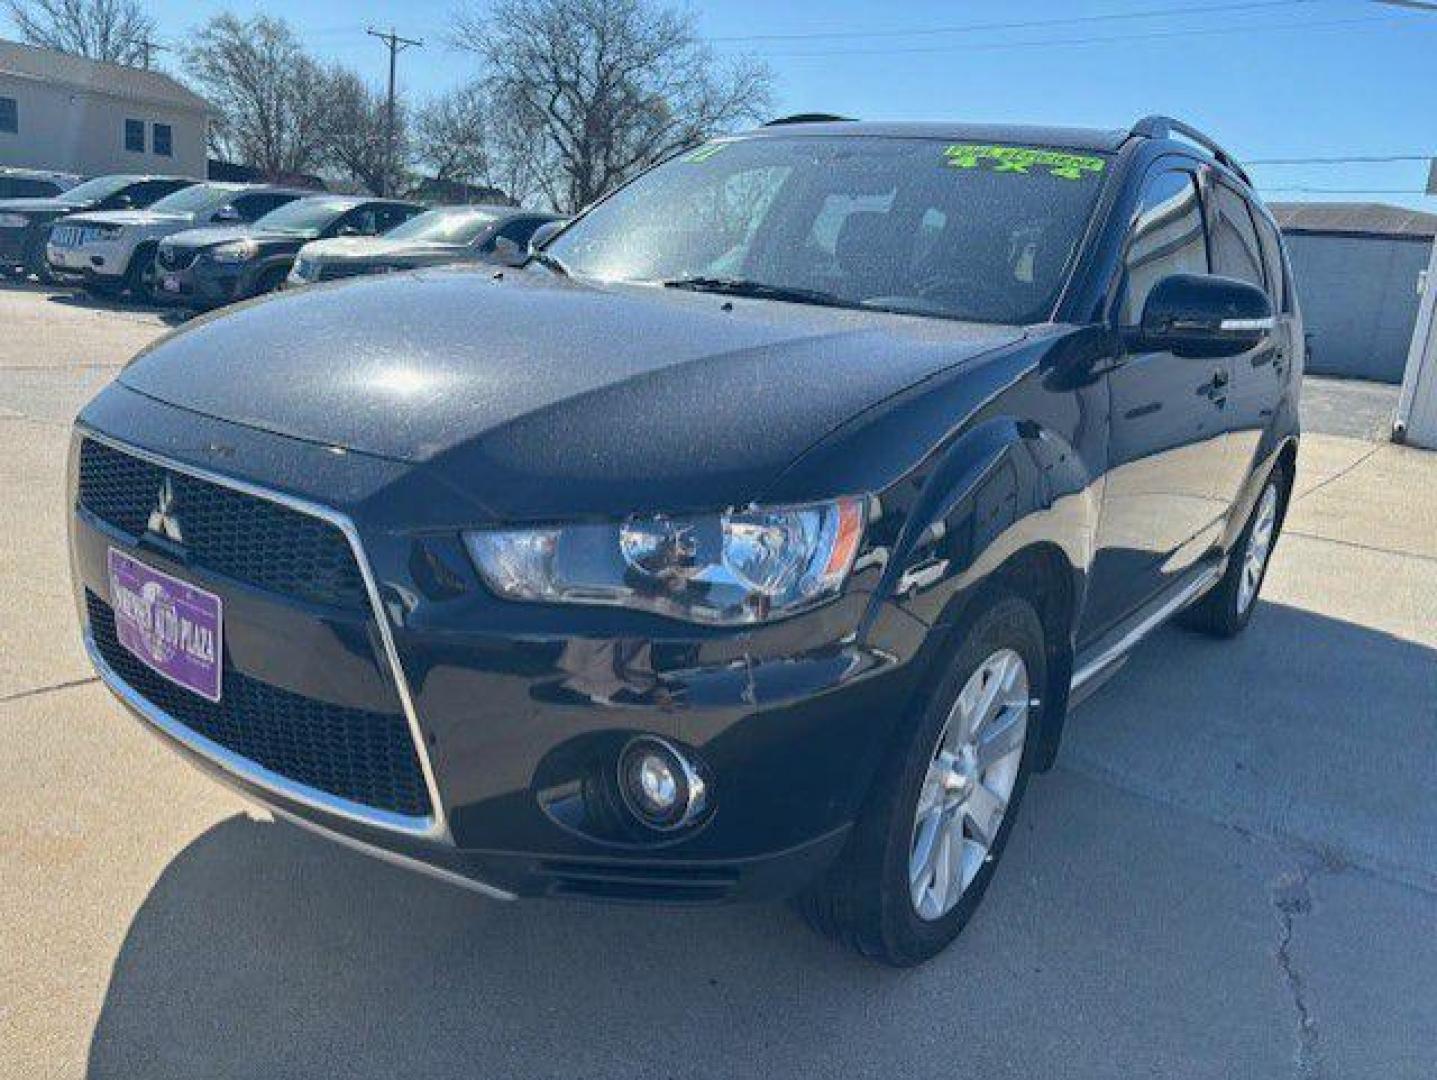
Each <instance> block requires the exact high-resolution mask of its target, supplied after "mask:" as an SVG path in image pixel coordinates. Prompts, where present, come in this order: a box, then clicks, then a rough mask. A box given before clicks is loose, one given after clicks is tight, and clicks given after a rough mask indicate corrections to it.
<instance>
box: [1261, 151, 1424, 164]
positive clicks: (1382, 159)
mask: <svg viewBox="0 0 1437 1080" xmlns="http://www.w3.org/2000/svg"><path fill="white" fill-rule="evenodd" d="M1434 158H1437V152H1433V153H1431V154H1379V155H1374V156H1365V157H1364V156H1356V157H1294V158H1245V159H1244V160H1243V164H1244V165H1387V164H1390V163H1392V162H1400V161H1431V160H1433V159H1434Z"/></svg>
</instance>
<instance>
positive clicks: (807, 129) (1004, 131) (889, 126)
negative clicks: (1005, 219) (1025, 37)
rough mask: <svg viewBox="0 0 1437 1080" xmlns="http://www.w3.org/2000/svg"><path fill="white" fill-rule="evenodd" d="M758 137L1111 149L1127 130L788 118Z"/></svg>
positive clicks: (1127, 135) (1120, 142)
mask: <svg viewBox="0 0 1437 1080" xmlns="http://www.w3.org/2000/svg"><path fill="white" fill-rule="evenodd" d="M746 134H747V135H750V136H756V137H760V138H784V137H787V136H791V135H867V136H873V137H879V138H882V137H887V138H909V139H949V140H951V141H953V142H996V143H1017V144H1026V145H1031V146H1051V147H1054V148H1055V149H1058V150H1097V151H1101V152H1103V153H1112V152H1113V151H1115V150H1117V149H1118V148H1119V147H1120V146H1122V145H1123V143H1125V142H1126V141H1127V140H1128V139H1129V138H1131V137H1132V136H1131V133H1130V132H1128V131H1127V130H1125V129H1116V128H1114V129H1111V130H1109V129H1104V128H1078V127H1044V126H1040V125H1034V124H962V123H952V122H947V123H943V122H925V121H867V120H836V121H831V120H825V121H817V122H812V123H809V122H805V121H803V120H790V121H787V122H785V123H782V124H779V125H776V126H772V127H762V128H758V129H757V130H755V131H752V132H748V133H746Z"/></svg>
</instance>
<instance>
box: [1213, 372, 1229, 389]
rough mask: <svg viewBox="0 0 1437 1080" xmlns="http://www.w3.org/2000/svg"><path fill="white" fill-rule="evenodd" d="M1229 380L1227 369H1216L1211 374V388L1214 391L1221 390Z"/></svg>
mask: <svg viewBox="0 0 1437 1080" xmlns="http://www.w3.org/2000/svg"><path fill="white" fill-rule="evenodd" d="M1229 378H1230V376H1229V375H1228V373H1227V368H1218V369H1217V370H1216V371H1214V372H1213V373H1212V388H1213V389H1214V390H1221V389H1222V388H1223V387H1224V386H1226V385H1227V381H1228V379H1229Z"/></svg>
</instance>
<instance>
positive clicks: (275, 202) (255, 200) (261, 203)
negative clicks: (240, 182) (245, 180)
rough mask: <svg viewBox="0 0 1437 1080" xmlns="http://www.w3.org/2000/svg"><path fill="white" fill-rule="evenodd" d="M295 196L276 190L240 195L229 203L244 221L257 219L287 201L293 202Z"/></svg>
mask: <svg viewBox="0 0 1437 1080" xmlns="http://www.w3.org/2000/svg"><path fill="white" fill-rule="evenodd" d="M294 199H295V196H293V195H282V194H280V193H278V192H270V193H267V194H260V195H241V196H239V198H237V199H235V200H234V202H232V203H231V204H230V205H231V206H233V207H234V208H235V210H236V211H237V212H238V213H239V216H240V217H242V218H244V219H245V220H246V221H258V220H259V219H260V218H262V217H264V216H265V215H266V214H268V213H269V212H270V211H271V210H278V209H279V208H280V207H281V206H283V205H284V204H285V203H287V202H293V201H294Z"/></svg>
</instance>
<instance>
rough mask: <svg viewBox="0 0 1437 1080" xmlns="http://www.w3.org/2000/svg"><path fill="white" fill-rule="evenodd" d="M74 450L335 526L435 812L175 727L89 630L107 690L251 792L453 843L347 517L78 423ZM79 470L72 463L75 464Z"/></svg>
mask: <svg viewBox="0 0 1437 1080" xmlns="http://www.w3.org/2000/svg"><path fill="white" fill-rule="evenodd" d="M73 437H74V439H75V444H76V445H75V450H76V452H78V446H79V440H81V439H93V440H94V441H95V442H98V443H102V444H104V445H106V446H109V447H111V448H112V449H114V450H118V451H119V452H120V453H123V454H129V455H131V456H133V457H136V458H140V459H141V460H144V461H148V462H150V463H151V464H153V465H158V466H160V467H161V468H165V469H171V470H173V471H175V472H180V473H184V474H186V475H188V476H193V477H194V478H195V479H197V480H203V481H205V482H207V483H211V484H215V485H217V486H219V487H225V488H229V489H230V490H232V491H238V492H240V493H241V494H244V495H249V496H251V497H252V498H256V499H263V500H265V501H266V502H272V503H276V504H278V505H280V506H284V507H288V508H289V509H291V510H294V511H297V512H298V513H301V514H305V515H308V516H309V517H314V518H318V519H320V520H321V521H325V522H328V523H329V524H330V525H333V526H334V527H335V528H337V529H338V530H339V531H340V532H341V533H343V534H344V537H345V539H346V540H347V541H348V542H349V547H350V551H351V552H352V554H353V555H354V560H355V563H356V565H357V566H358V567H359V573H360V577H362V578H363V580H364V589H365V593H366V594H367V595H368V597H369V606H370V610H371V611H372V612H373V615H374V621H375V623H376V624H377V625H378V628H379V636H380V640H381V641H382V643H383V645H384V655H385V661H386V663H387V664H388V665H389V670H390V677H391V678H392V679H393V680H394V687H395V690H396V692H397V693H398V695H399V704H400V707H401V708H402V709H403V710H404V718H405V720H406V722H407V723H408V725H409V735H410V738H411V739H412V740H413V742H414V752H415V754H416V755H418V758H419V769H420V772H421V773H422V774H423V776H424V786H425V789H426V790H427V792H428V795H429V805H430V807H431V808H432V809H433V814H432V815H428V816H425V817H410V816H408V815H404V814H394V813H390V812H388V811H385V810H381V809H380V808H378V807H374V806H368V805H366V804H363V803H356V802H351V801H350V800H348V799H343V798H340V797H339V796H337V795H332V794H330V793H329V792H327V791H321V790H319V789H318V788H312V787H310V786H309V785H307V784H301V783H299V782H297V781H295V780H291V779H289V778H288V777H285V776H281V775H280V774H279V773H276V772H272V771H271V770H269V769H266V768H265V767H264V766H263V765H260V764H259V763H258V762H256V761H253V760H251V759H250V758H246V757H242V756H241V755H239V754H235V753H233V752H231V751H229V750H226V749H225V748H224V747H222V746H220V745H219V744H218V743H216V742H213V741H212V740H210V739H207V738H205V737H204V736H203V735H200V734H199V733H198V732H196V731H194V730H193V729H191V728H189V727H187V726H186V725H184V724H182V723H180V722H179V721H178V720H176V719H175V718H174V717H172V716H170V715H169V714H168V713H166V712H164V711H163V710H162V709H158V708H156V707H155V706H154V705H151V704H150V703H149V702H148V701H147V700H146V699H145V698H143V697H141V696H140V695H139V694H138V693H137V692H136V691H135V690H134V689H133V688H131V687H130V686H129V684H128V683H126V682H125V681H124V680H123V679H121V678H120V677H119V676H118V675H117V674H116V673H115V672H114V671H113V670H112V669H111V668H110V666H109V665H108V664H106V663H105V662H104V659H103V658H102V657H101V656H100V655H99V652H98V651H97V649H96V647H95V644H94V640H93V637H92V636H91V634H90V633H89V631H88V629H87V630H86V632H85V648H86V651H87V652H88V653H89V654H90V659H91V661H92V662H93V663H94V664H95V669H96V670H97V671H98V672H99V673H100V677H101V678H102V679H103V680H104V681H105V684H106V685H107V686H108V687H109V688H110V690H111V691H112V692H113V693H114V694H115V695H116V696H117V697H118V698H120V700H121V701H123V702H124V703H125V704H126V705H128V706H129V707H130V708H131V709H133V710H135V711H136V712H137V713H139V715H141V716H142V717H144V718H145V719H146V720H147V721H148V722H149V723H151V724H153V725H154V726H155V727H157V728H159V729H160V730H162V731H164V732H165V733H166V734H167V735H169V736H170V737H171V738H173V739H175V740H176V741H177V742H179V743H181V744H182V745H184V746H186V747H188V748H189V749H190V750H192V751H194V752H195V753H197V754H199V755H200V756H202V757H204V758H206V759H208V760H210V761H213V762H214V763H215V764H216V765H218V766H220V768H222V769H224V770H225V771H226V772H229V773H232V774H233V775H235V776H236V777H238V778H239V779H241V780H245V781H247V782H249V783H252V784H254V785H255V786H256V787H259V788H262V789H265V790H268V791H273V792H274V793H275V794H277V795H280V796H283V797H284V798H287V799H293V800H294V801H295V802H297V803H300V804H302V805H305V806H310V807H313V808H314V809H316V810H322V811H324V812H325V813H328V814H334V815H335V816H336V817H341V818H347V819H349V820H351V821H357V822H360V823H361V824H364V825H372V826H374V827H376V828H381V829H387V830H389V831H391V832H398V833H403V834H405V835H408V836H419V837H423V838H425V839H429V840H435V841H439V842H442V843H446V844H452V843H453V838H452V837H451V836H450V833H449V824H448V818H447V817H446V815H445V813H444V803H443V801H442V800H441V799H440V797H439V784H438V782H437V781H436V780H435V776H434V765H433V763H432V762H431V761H430V760H429V754H428V751H427V750H426V748H425V743H424V732H423V729H422V728H421V727H420V726H419V714H418V713H417V711H416V710H415V708H414V698H413V695H412V694H411V693H410V690H409V680H408V678H407V677H406V676H405V674H404V667H403V665H402V664H401V663H400V661H399V649H398V647H397V646H396V644H395V642H394V630H393V627H391V626H390V624H389V619H388V617H387V616H386V615H385V612H384V603H383V600H382V597H381V595H380V592H379V583H378V581H377V580H376V579H375V577H374V569H373V567H371V566H370V564H369V557H368V555H367V554H366V553H365V551H364V545H363V544H362V543H360V539H359V532H358V530H357V529H356V528H355V526H354V522H353V521H352V520H351V519H350V518H349V517H348V516H347V515H345V514H342V513H340V512H339V511H338V510H334V509H332V508H330V507H327V506H322V505H320V504H319V503H314V502H310V501H309V500H308V499H302V498H299V497H297V496H294V495H288V494H285V493H284V492H279V491H274V490H271V489H269V488H265V487H262V486H260V485H258V484H252V483H249V482H248V481H245V480H239V479H236V478H235V477H232V476H225V475H224V474H222V473H217V472H214V471H212V470H210V469H206V468H204V467H202V466H198V465H190V464H187V463H185V462H180V461H175V460H174V459H173V458H169V457H166V456H164V455H163V454H156V453H154V452H153V451H150V450H145V449H142V448H140V447H136V446H132V445H130V444H128V443H125V442H122V441H120V440H118V439H115V438H113V437H111V436H109V435H105V434H104V433H102V432H99V431H96V430H95V429H93V428H91V427H89V426H87V425H84V424H80V423H77V424H76V425H75V430H74V436H73ZM76 467H77V468H78V464H77V466H76ZM74 492H75V499H76V501H77V502H76V506H72V507H71V513H74V512H75V510H76V508H77V505H78V498H79V494H78V488H75V489H74Z"/></svg>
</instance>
